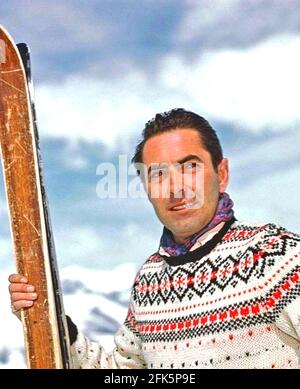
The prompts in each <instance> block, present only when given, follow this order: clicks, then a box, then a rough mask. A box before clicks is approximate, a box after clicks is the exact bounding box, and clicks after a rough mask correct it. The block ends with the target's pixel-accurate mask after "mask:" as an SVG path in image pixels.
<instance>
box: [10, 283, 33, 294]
mask: <svg viewBox="0 0 300 389" xmlns="http://www.w3.org/2000/svg"><path fill="white" fill-rule="evenodd" d="M8 289H9V291H10V293H15V292H25V293H26V292H34V286H33V285H28V284H19V283H14V284H10V285H9V287H8Z"/></svg>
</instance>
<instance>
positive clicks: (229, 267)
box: [127, 222, 300, 343]
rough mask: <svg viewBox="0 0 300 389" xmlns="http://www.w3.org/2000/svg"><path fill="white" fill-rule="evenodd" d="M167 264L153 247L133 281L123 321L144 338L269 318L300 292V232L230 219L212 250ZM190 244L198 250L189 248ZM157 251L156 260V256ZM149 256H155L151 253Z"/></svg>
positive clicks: (164, 338)
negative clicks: (129, 313) (131, 311)
mask: <svg viewBox="0 0 300 389" xmlns="http://www.w3.org/2000/svg"><path fill="white" fill-rule="evenodd" d="M201 249H203V248H200V250H198V255H199V257H198V260H196V261H195V260H194V259H193V260H191V261H190V260H189V259H190V258H189V255H186V256H185V257H186V258H185V263H183V264H180V265H177V266H172V265H171V264H170V262H169V263H166V261H165V259H164V258H162V257H159V255H155V256H152V257H150V258H149V260H148V261H147V262H146V263H145V265H144V266H143V268H142V269H141V271H140V272H139V275H138V277H137V278H136V281H135V285H134V288H133V296H132V299H133V305H134V317H133V315H132V316H131V317H129V318H128V322H127V323H128V325H130V326H132V327H134V330H135V331H136V332H137V333H138V334H140V336H141V337H142V339H143V341H144V342H146V343H150V342H174V341H180V340H184V339H192V338H199V337H201V336H207V335H209V334H221V333H224V332H228V331H235V330H238V329H243V328H250V327H251V328H252V327H253V326H257V325H268V324H271V323H274V322H275V320H276V319H277V318H278V316H279V314H280V313H281V312H282V310H283V309H284V308H285V307H286V306H287V305H288V304H290V303H291V302H292V301H293V300H294V299H295V298H297V297H298V296H300V254H299V252H300V237H299V236H298V235H296V234H293V233H290V232H288V231H286V230H285V229H283V228H281V227H278V226H276V225H274V224H268V225H264V226H259V227H257V226H251V225H250V226H249V225H245V224H242V223H238V222H236V223H235V224H234V225H232V226H231V227H230V228H229V230H228V231H227V232H226V233H225V234H224V235H223V237H222V239H221V241H219V242H218V243H217V244H216V246H215V247H214V248H213V249H212V251H211V252H210V253H209V254H208V255H205V256H202V257H201ZM195 251H196V250H195ZM159 258H160V260H159ZM153 259H154V260H153Z"/></svg>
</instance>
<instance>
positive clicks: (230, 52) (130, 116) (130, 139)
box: [0, 0, 300, 269]
mask: <svg viewBox="0 0 300 389" xmlns="http://www.w3.org/2000/svg"><path fill="white" fill-rule="evenodd" d="M0 23H1V24H2V25H4V26H5V27H6V28H7V29H8V30H9V32H10V33H11V35H12V36H13V37H14V39H15V40H16V41H17V42H20V41H25V42H27V43H28V44H29V45H30V47H31V51H32V62H33V77H34V80H35V91H36V106H37V114H38V122H39V131H40V137H41V149H42V157H43V162H44V173H45V176H46V183H47V187H48V196H49V201H50V211H51V215H52V221H53V227H54V233H55V241H56V247H57V253H58V261H59V264H60V266H61V267H64V266H65V265H68V264H73V263H76V264H79V265H82V266H87V267H90V268H100V269H101V268H103V269H104V268H105V269H107V268H112V267H114V266H116V265H118V264H120V263H123V262H134V263H136V264H141V263H142V262H143V260H144V259H145V258H146V257H147V256H148V255H149V254H150V253H151V252H153V251H155V250H156V248H157V245H158V239H159V236H160V233H161V226H160V224H159V222H158V221H157V220H156V217H155V215H154V212H153V210H152V209H151V207H150V205H149V204H147V201H146V200H133V199H127V200H126V199H111V200H101V199H99V198H97V196H96V185H97V182H98V180H99V177H97V175H96V167H97V165H98V164H99V163H101V162H107V161H110V162H116V161H117V157H118V155H119V154H126V153H127V154H128V155H129V158H130V157H131V155H132V153H133V150H134V145H135V143H136V140H137V139H138V137H139V135H140V132H141V130H142V128H143V126H144V123H145V122H146V121H148V120H149V119H150V118H152V117H153V116H154V115H155V113H156V112H161V111H166V110H169V109H171V108H173V107H185V108H187V109H191V110H194V111H195V112H198V113H200V114H202V115H203V116H205V117H206V118H207V119H208V120H209V121H210V122H211V123H212V124H213V126H214V127H215V128H216V130H217V132H218V134H219V136H220V138H221V140H222V143H223V148H224V152H225V155H226V156H228V157H229V159H230V161H231V163H230V164H231V168H232V171H231V184H230V187H229V189H228V192H229V193H230V194H231V196H232V198H233V200H234V201H235V204H236V216H237V217H238V218H239V219H242V220H244V219H247V220H249V221H252V222H269V221H272V222H276V223H279V224H281V225H284V226H286V227H287V228H289V229H292V230H294V231H296V232H300V222H299V220H300V211H299V207H298V204H299V189H300V152H299V144H300V131H299V128H300V110H299V90H300V79H299V75H298V73H299V68H300V2H299V0H297V1H296V0H226V1H222V0H209V1H208V0H198V1H193V0H185V1H184V0H182V1H179V0H178V1H177V0H165V1H163V0H141V1H133V0H130V1H129V0H111V1H108V0H107V1H106V0H101V1H100V0H98V1H96V0H89V1H85V2H83V1H79V0H69V1H67V0H62V1H60V2H52V1H50V0H47V1H46V0H43V1H41V0H35V1H29V0H18V1H17V0H9V1H5V0H2V1H1V3H0ZM0 217H1V225H0V255H1V257H2V260H3V262H2V263H3V264H5V265H6V266H8V267H9V266H10V264H11V262H12V261H11V249H10V240H9V229H8V224H7V215H6V204H5V197H4V193H3V189H1V192H0Z"/></svg>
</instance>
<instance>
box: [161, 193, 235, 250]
mask: <svg viewBox="0 0 300 389" xmlns="http://www.w3.org/2000/svg"><path fill="white" fill-rule="evenodd" d="M233 205H234V203H233V201H232V200H231V198H230V197H229V195H228V194H227V193H222V194H220V197H219V201H218V205H217V209H216V212H215V214H214V217H213V218H212V220H211V221H210V222H209V223H208V224H207V225H206V226H205V227H204V228H202V230H200V231H199V232H196V233H195V234H194V235H192V236H191V237H190V238H188V239H187V240H186V241H185V242H184V243H176V242H175V240H174V237H173V234H172V232H171V231H170V230H168V229H167V228H166V227H164V230H163V234H162V237H161V240H160V247H162V248H163V249H164V250H165V251H166V252H167V253H168V254H169V255H171V256H172V257H176V256H178V255H184V254H186V253H187V252H188V251H189V250H190V249H191V248H192V247H193V246H194V244H195V243H196V241H197V240H198V239H199V238H200V236H202V235H204V234H205V233H206V232H207V231H209V230H211V229H212V228H214V227H216V226H217V225H218V224H219V223H221V222H226V221H227V220H230V219H231V218H232V217H233V215H234V212H233Z"/></svg>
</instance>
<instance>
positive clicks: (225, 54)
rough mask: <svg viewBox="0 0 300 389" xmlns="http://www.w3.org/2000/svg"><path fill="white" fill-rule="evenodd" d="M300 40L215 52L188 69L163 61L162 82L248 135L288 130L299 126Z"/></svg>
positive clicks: (183, 64) (277, 40) (174, 59)
mask: <svg viewBox="0 0 300 389" xmlns="http://www.w3.org/2000/svg"><path fill="white" fill-rule="evenodd" d="M299 50H300V36H278V37H276V38H272V39H270V40H267V41H264V42H262V43H261V44H259V45H257V46H254V47H251V48H249V49H247V50H226V51H215V52H211V53H207V54H206V55H203V56H199V57H198V59H197V60H195V61H194V62H193V63H192V64H187V63H186V62H183V61H182V60H180V59H179V58H178V57H177V56H173V57H169V58H166V59H165V61H164V64H163V66H162V73H161V83H162V84H163V85H164V86H165V88H169V91H170V90H171V89H172V90H173V92H174V93H175V94H176V93H180V91H181V93H183V92H185V93H186V94H189V95H190V97H191V98H192V99H193V100H194V101H195V104H196V105H197V106H198V110H199V111H200V112H203V113H204V114H205V115H207V116H208V117H214V118H217V119H219V120H224V121H231V122H234V123H236V124H238V125H240V126H241V128H246V129H248V130H249V131H253V132H260V131H262V130H274V131H276V130H279V131H281V130H282V129H285V128H291V127H292V126H295V125H297V124H298V123H299V121H300V113H299V107H298V106H299V104H298V90H299V88H300V77H299V72H298V69H299V68H300V56H299Z"/></svg>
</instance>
